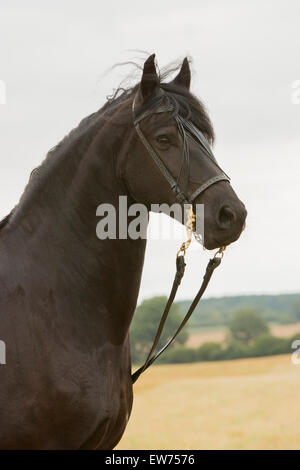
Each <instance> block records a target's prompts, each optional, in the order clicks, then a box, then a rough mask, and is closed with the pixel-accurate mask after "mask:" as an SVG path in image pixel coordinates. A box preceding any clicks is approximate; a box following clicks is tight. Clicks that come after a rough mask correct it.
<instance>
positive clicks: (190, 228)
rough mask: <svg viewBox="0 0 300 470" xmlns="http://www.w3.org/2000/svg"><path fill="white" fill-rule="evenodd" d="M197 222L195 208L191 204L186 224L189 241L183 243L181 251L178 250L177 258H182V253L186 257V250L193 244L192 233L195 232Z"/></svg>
mask: <svg viewBox="0 0 300 470" xmlns="http://www.w3.org/2000/svg"><path fill="white" fill-rule="evenodd" d="M195 220H196V216H195V214H194V212H193V206H192V204H190V207H189V208H188V209H187V220H186V224H185V229H186V233H187V240H186V241H185V242H183V243H182V245H181V247H180V249H179V250H178V252H177V258H178V256H180V253H182V254H183V256H185V254H186V250H187V249H188V247H189V246H190V244H191V241H192V233H193V232H194V226H195Z"/></svg>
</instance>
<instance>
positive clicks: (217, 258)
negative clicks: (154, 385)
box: [131, 97, 230, 383]
mask: <svg viewBox="0 0 300 470" xmlns="http://www.w3.org/2000/svg"><path fill="white" fill-rule="evenodd" d="M135 101H136V97H135V98H134V100H133V104H132V114H133V123H134V127H135V129H136V132H137V134H138V136H139V137H140V139H141V141H142V143H143V144H144V146H145V147H146V149H147V151H148V153H149V155H150V156H151V158H152V159H153V161H154V162H155V164H156V165H157V167H158V168H159V170H160V172H161V173H162V175H163V176H164V178H165V179H166V180H167V182H168V183H169V185H170V187H171V189H172V191H174V193H175V195H176V199H177V200H178V202H179V203H185V204H189V210H188V214H187V215H188V217H187V222H186V230H187V236H188V239H187V240H186V241H185V242H183V243H182V245H181V247H180V249H179V251H178V253H177V257H176V273H175V278H174V281H173V286H172V289H171V293H170V295H169V298H168V301H167V303H166V306H165V309H164V312H163V314H162V317H161V320H160V323H159V325H158V328H157V332H156V335H155V338H154V341H153V344H152V347H151V349H150V352H149V353H148V356H147V358H146V361H145V363H144V364H143V365H142V366H141V367H140V368H139V369H137V370H136V371H135V372H134V373H133V374H132V375H131V379H132V383H135V382H136V381H137V379H138V378H139V376H140V375H141V374H142V373H143V372H144V371H145V370H146V369H148V367H150V366H151V364H153V362H154V361H155V360H156V359H157V358H158V357H159V356H160V355H161V354H162V353H163V352H164V351H165V350H166V349H167V348H168V346H170V344H171V343H173V341H174V340H175V338H176V337H177V335H178V334H179V333H180V332H181V330H182V329H183V327H184V326H185V324H186V323H187V322H188V320H189V318H190V317H191V315H192V313H193V312H194V310H195V308H196V307H197V305H198V303H199V301H200V299H201V297H202V296H203V294H204V292H205V290H206V288H207V286H208V284H209V281H210V279H211V277H212V274H213V272H214V270H215V269H216V268H217V267H218V266H220V264H221V261H222V258H223V256H224V251H225V248H226V247H225V246H224V247H221V248H219V250H218V251H217V252H216V253H215V255H214V257H213V258H211V259H210V260H209V262H208V264H207V267H206V271H205V274H204V276H203V281H202V283H201V286H200V289H199V291H198V293H197V295H196V297H195V298H194V300H193V302H192V303H191V305H190V308H189V309H188V311H187V313H186V315H185V317H184V318H183V320H182V322H181V323H180V325H179V327H178V328H177V330H176V332H175V333H174V335H173V336H172V337H171V338H170V339H169V340H168V341H167V343H166V344H165V345H164V346H163V347H162V348H161V349H160V350H159V351H157V352H155V349H156V346H157V344H158V342H159V340H160V337H161V334H162V332H163V328H164V325H165V323H166V320H167V318H168V315H169V312H170V308H171V306H172V304H173V302H174V299H175V296H176V293H177V290H178V287H179V285H180V283H181V280H182V278H183V276H184V272H185V266H186V264H185V261H184V256H185V254H186V250H187V248H188V247H189V245H190V243H191V241H192V234H194V237H195V239H196V240H197V241H199V236H198V235H197V233H196V232H195V219H196V217H195V214H194V212H193V202H194V200H195V199H196V198H197V197H198V196H199V195H200V194H202V193H203V192H204V191H205V190H206V189H207V188H209V187H210V186H211V185H213V184H215V183H218V182H219V181H224V180H225V181H230V178H229V176H227V175H226V173H225V172H224V171H223V170H222V169H221V168H220V167H219V165H218V163H217V161H216V159H215V156H214V154H213V153H212V150H211V148H210V145H209V143H208V141H207V139H206V138H205V136H204V135H203V133H202V132H201V131H200V130H199V129H198V128H197V127H196V126H195V125H194V124H193V123H192V122H191V121H189V120H187V119H184V118H183V117H181V116H179V115H178V116H176V117H175V120H176V122H177V126H178V129H179V131H180V134H181V136H182V139H183V157H182V164H181V168H180V171H179V175H178V177H177V179H176V180H175V178H174V177H173V176H172V175H171V173H170V172H169V170H168V169H167V167H166V166H165V164H164V163H163V161H162V160H161V159H160V157H159V155H158V154H157V153H156V152H155V150H154V149H153V147H152V146H151V145H150V143H149V142H148V140H147V139H146V137H145V135H144V134H143V132H142V130H141V128H140V125H139V123H140V121H142V120H143V119H144V118H146V117H148V116H149V115H151V114H154V113H160V112H167V111H171V110H172V108H171V109H170V107H167V106H161V107H159V108H157V109H156V110H155V111H153V110H146V111H144V112H143V113H141V114H140V115H139V116H136V113H135ZM188 137H191V138H192V139H193V140H194V141H196V143H197V144H198V145H199V146H201V149H202V150H203V152H204V154H205V155H206V156H207V157H208V158H210V159H211V160H212V162H213V163H214V164H215V165H216V166H217V167H218V168H219V170H220V174H218V175H216V176H214V177H213V178H210V179H209V180H208V181H206V182H205V183H203V184H202V185H200V186H199V188H197V189H196V190H195V191H194V192H193V193H192V194H191V195H190V196H189V195H188V194H187V185H188V181H189V171H190V170H189V147H188V142H187V138H188ZM184 167H185V169H186V175H185V185H184V189H183V190H182V189H181V188H180V187H179V184H178V183H179V178H180V175H181V172H182V169H183V168H184Z"/></svg>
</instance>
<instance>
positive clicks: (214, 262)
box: [131, 256, 221, 383]
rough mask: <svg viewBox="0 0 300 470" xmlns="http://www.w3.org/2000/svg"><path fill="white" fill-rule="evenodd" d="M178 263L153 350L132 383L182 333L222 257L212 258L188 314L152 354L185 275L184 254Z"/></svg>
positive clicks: (133, 377) (133, 381)
mask: <svg viewBox="0 0 300 470" xmlns="http://www.w3.org/2000/svg"><path fill="white" fill-rule="evenodd" d="M176 264H177V270H176V275H175V279H174V282H173V287H172V291H171V294H170V297H169V299H168V302H167V304H166V307H165V310H164V313H163V315H162V318H161V320H160V323H159V326H158V329H157V332H156V336H155V339H154V342H153V345H152V348H151V351H150V352H149V354H148V357H147V359H146V361H145V363H144V365H143V366H142V367H140V368H139V369H138V370H136V371H135V372H134V374H132V376H131V379H132V383H135V382H136V381H137V379H138V378H139V376H140V375H141V374H142V373H143V372H144V371H145V370H146V369H148V367H150V366H151V364H153V362H154V361H155V360H156V359H157V358H158V357H159V356H160V355H161V354H162V353H163V352H164V351H165V350H166V349H167V347H168V346H170V344H171V343H173V341H174V340H175V338H176V336H177V335H178V334H179V333H180V331H181V330H182V328H183V327H184V326H185V324H186V323H187V321H188V320H189V318H190V316H191V315H192V313H193V312H194V310H195V308H196V307H197V305H198V302H199V301H200V299H201V297H202V295H203V294H204V292H205V290H206V288H207V286H208V283H209V281H210V278H211V276H212V274H213V272H214V270H215V269H216V268H217V267H218V266H219V265H220V264H221V258H220V257H215V258H212V259H210V260H209V262H208V265H207V267H206V271H205V274H204V276H203V281H202V284H201V287H200V289H199V291H198V293H197V295H196V297H195V298H194V300H193V302H192V304H191V306H190V308H189V309H188V311H187V314H186V315H185V317H184V319H183V320H182V322H181V324H180V325H179V327H178V328H177V330H176V332H175V334H174V335H173V336H172V338H171V339H169V341H168V342H167V343H166V344H165V345H164V346H163V347H162V348H161V349H160V350H159V351H158V352H157V353H156V354H154V355H153V356H152V353H153V352H154V350H155V348H156V346H157V344H158V341H159V339H160V337H161V334H162V331H163V327H164V324H165V322H166V320H167V317H168V314H169V311H170V308H171V305H172V303H173V301H174V298H175V295H176V292H177V289H178V287H179V284H180V282H181V279H182V277H183V275H184V269H185V262H184V257H183V256H178V258H177V261H176Z"/></svg>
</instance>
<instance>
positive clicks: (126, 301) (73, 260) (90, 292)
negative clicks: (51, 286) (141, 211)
mask: <svg viewBox="0 0 300 470" xmlns="http://www.w3.org/2000/svg"><path fill="white" fill-rule="evenodd" d="M98 125H99V124H98ZM125 133H126V128H124V129H122V130H121V131H120V129H119V133H118V134H119V135H118V136H117V137H114V138H113V139H112V137H111V136H112V135H116V134H117V133H116V132H112V130H111V128H110V125H109V123H104V125H103V123H102V126H101V129H100V130H98V131H97V129H95V128H94V127H93V126H91V127H89V129H87V131H86V133H83V134H82V138H81V139H75V140H74V141H73V142H71V143H70V145H67V146H65V147H64V145H62V146H61V147H60V146H58V149H57V151H54V152H53V153H52V154H50V155H49V156H48V157H47V158H46V161H45V162H44V163H43V164H42V166H41V167H40V168H39V169H38V170H37V173H36V175H33V178H32V181H31V182H30V184H29V186H28V188H27V190H26V191H25V193H24V195H23V197H22V199H21V201H20V204H19V206H18V208H17V209H16V211H15V213H14V216H13V218H12V221H11V222H10V233H12V232H14V233H15V236H17V237H19V241H20V244H23V246H24V244H25V247H24V250H23V251H25V252H26V253H27V254H29V256H31V257H32V255H36V254H39V258H41V253H44V254H45V258H46V259H45V262H49V263H50V265H51V268H52V269H53V265H55V260H56V263H57V265H61V256H62V253H63V259H64V260H65V265H64V267H63V269H64V271H65V276H64V278H65V279H66V280H67V281H66V282H68V283H69V286H68V287H69V289H72V292H73V293H74V294H72V296H74V298H73V299H72V301H74V302H75V300H76V296H78V297H80V296H81V297H82V296H84V298H85V299H86V302H88V303H89V304H90V308H93V309H95V308H96V309H97V310H99V317H100V318H101V316H103V315H105V318H109V321H110V325H111V328H110V330H111V332H112V337H111V341H112V342H113V343H115V344H120V343H121V342H122V341H124V339H125V337H126V336H127V333H128V329H129V325H130V321H131V319H132V316H133V313H134V310H135V307H136V302H137V296H138V292H139V286H140V280H141V273H142V267H143V261H144V253H145V247H146V242H145V240H142V239H138V240H132V239H122V240H119V239H115V240H114V239H105V240H100V239H99V238H97V236H96V225H97V222H98V221H99V219H97V217H96V209H97V207H98V206H99V204H101V203H110V204H112V205H114V206H115V207H116V206H117V204H118V200H119V196H120V195H126V196H128V195H127V194H126V188H125V187H124V186H123V184H122V182H121V181H120V179H119V178H118V176H117V174H116V166H115V163H116V160H117V157H118V156H117V152H118V150H119V148H120V145H121V144H122V140H123V137H124V135H125ZM114 156H115V158H114ZM129 203H130V199H129ZM33 234H34V236H33ZM78 273H80V275H78ZM54 277H55V276H54ZM74 299H75V300H74ZM68 300H69V299H68ZM87 308H89V306H87Z"/></svg>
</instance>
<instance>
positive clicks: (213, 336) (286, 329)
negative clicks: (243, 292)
mask: <svg viewBox="0 0 300 470" xmlns="http://www.w3.org/2000/svg"><path fill="white" fill-rule="evenodd" d="M270 330H271V333H272V335H274V336H278V337H282V338H288V337H290V336H293V335H294V334H296V333H300V323H291V324H289V325H270ZM226 334H227V329H226V328H225V327H220V328H214V329H210V328H207V329H205V328H203V329H202V331H200V332H197V333H192V334H191V335H190V337H189V339H188V341H187V346H190V347H191V348H198V347H199V346H201V344H203V343H207V342H208V341H216V342H217V343H221V342H222V341H224V339H225V336H226Z"/></svg>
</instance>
